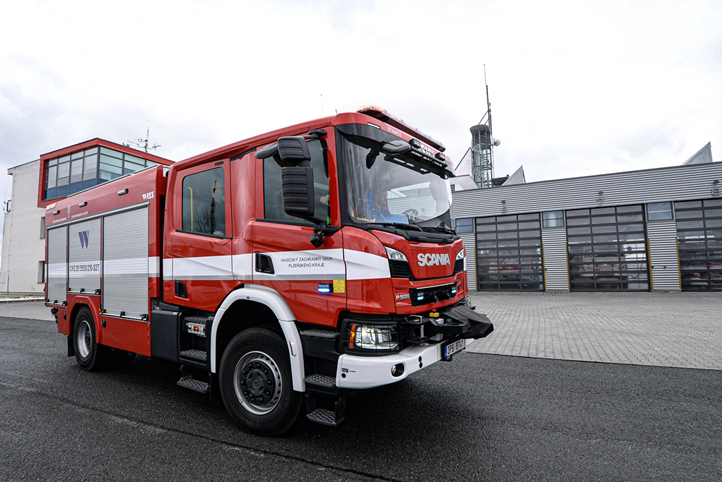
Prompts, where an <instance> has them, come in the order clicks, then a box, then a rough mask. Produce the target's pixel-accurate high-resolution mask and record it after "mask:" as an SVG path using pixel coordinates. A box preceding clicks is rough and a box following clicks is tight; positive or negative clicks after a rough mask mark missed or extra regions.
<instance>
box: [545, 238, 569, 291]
mask: <svg viewBox="0 0 722 482" xmlns="http://www.w3.org/2000/svg"><path fill="white" fill-rule="evenodd" d="M542 245H543V246H544V288H545V289H546V290H547V291H548V290H562V291H569V263H568V260H567V230H566V228H544V229H542Z"/></svg>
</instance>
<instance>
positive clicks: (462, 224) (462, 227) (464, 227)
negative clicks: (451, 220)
mask: <svg viewBox="0 0 722 482" xmlns="http://www.w3.org/2000/svg"><path fill="white" fill-rule="evenodd" d="M473 232H474V223H473V219H471V218H461V219H457V220H456V234H467V233H473Z"/></svg>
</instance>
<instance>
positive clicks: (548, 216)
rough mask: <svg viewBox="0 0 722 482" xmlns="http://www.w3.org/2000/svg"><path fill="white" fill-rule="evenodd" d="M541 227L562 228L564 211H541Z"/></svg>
mask: <svg viewBox="0 0 722 482" xmlns="http://www.w3.org/2000/svg"><path fill="white" fill-rule="evenodd" d="M542 227H545V228H563V227H564V211H547V212H545V213H542Z"/></svg>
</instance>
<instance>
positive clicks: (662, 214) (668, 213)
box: [647, 202, 673, 221]
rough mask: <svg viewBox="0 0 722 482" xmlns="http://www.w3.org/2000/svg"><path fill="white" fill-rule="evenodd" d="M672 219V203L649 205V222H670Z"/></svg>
mask: <svg viewBox="0 0 722 482" xmlns="http://www.w3.org/2000/svg"><path fill="white" fill-rule="evenodd" d="M671 219H673V215H672V203H671V202H666V203H649V204H647V220H648V221H669V220H671Z"/></svg>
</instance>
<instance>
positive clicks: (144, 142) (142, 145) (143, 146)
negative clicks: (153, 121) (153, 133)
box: [127, 127, 161, 152]
mask: <svg viewBox="0 0 722 482" xmlns="http://www.w3.org/2000/svg"><path fill="white" fill-rule="evenodd" d="M149 137H150V127H148V130H147V131H146V132H145V139H138V141H137V142H136V141H128V144H127V145H128V147H130V145H131V144H135V145H136V146H138V147H139V148H140V149H143V150H144V151H145V152H148V149H158V148H159V147H161V146H160V144H153V145H152V146H149V145H148V138H149Z"/></svg>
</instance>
